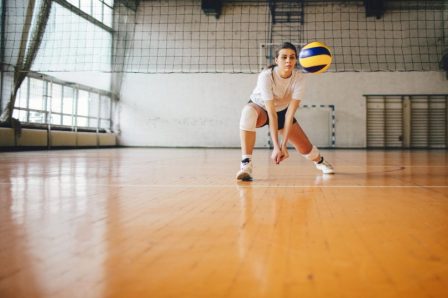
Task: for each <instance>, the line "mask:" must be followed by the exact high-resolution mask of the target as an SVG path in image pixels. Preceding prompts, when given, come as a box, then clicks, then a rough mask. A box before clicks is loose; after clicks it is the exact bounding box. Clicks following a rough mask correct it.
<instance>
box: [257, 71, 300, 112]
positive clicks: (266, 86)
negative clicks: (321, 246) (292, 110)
mask: <svg viewBox="0 0 448 298" xmlns="http://www.w3.org/2000/svg"><path fill="white" fill-rule="evenodd" d="M303 91H304V75H303V74H302V73H301V72H300V71H299V70H298V69H294V70H293V71H292V74H291V76H290V77H289V78H287V79H284V78H282V77H281V76H280V75H279V74H278V67H274V68H268V69H265V70H263V71H262V72H261V73H260V74H259V75H258V81H257V86H256V87H255V89H254V91H253V92H252V94H251V95H250V99H251V100H252V101H253V102H254V103H256V104H257V105H259V106H261V107H263V108H266V105H265V101H268V100H274V105H275V110H276V111H277V112H278V111H281V110H284V109H286V108H287V107H288V105H289V103H290V102H291V100H303Z"/></svg>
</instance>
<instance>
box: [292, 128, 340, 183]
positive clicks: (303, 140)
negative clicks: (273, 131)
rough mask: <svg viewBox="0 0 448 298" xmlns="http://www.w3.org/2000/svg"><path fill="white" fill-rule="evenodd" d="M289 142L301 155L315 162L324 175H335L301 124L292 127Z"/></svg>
mask: <svg viewBox="0 0 448 298" xmlns="http://www.w3.org/2000/svg"><path fill="white" fill-rule="evenodd" d="M288 140H289V141H290V142H291V144H292V145H293V146H294V148H296V150H297V151H298V152H299V153H300V154H302V155H303V156H305V158H307V159H309V160H312V161H314V164H315V165H316V168H317V169H319V170H321V171H322V172H323V173H324V174H334V169H333V167H332V165H331V164H330V163H328V162H327V161H326V160H324V158H323V157H322V155H321V154H320V152H319V149H317V147H316V146H313V144H311V142H310V140H309V139H308V137H307V136H306V134H305V132H304V131H303V129H302V128H301V127H300V125H299V123H297V122H296V123H294V124H293V125H292V128H291V131H290V133H289V136H288Z"/></svg>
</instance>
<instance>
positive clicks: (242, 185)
mask: <svg viewBox="0 0 448 298" xmlns="http://www.w3.org/2000/svg"><path fill="white" fill-rule="evenodd" d="M0 185H24V184H23V183H7V182H0ZM26 185H27V186H30V185H33V186H43V185H45V184H41V183H33V184H30V183H27V184H26ZM58 185H59V186H103V187H136V188H139V187H140V188H234V187H237V188H448V185H281V184H280V185H261V184H256V183H255V182H240V183H235V184H94V183H89V184H81V183H58Z"/></svg>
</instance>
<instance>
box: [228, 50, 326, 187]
mask: <svg viewBox="0 0 448 298" xmlns="http://www.w3.org/2000/svg"><path fill="white" fill-rule="evenodd" d="M296 64H297V49H296V47H295V46H294V45H293V44H291V43H289V42H285V43H284V44H283V45H282V46H281V47H280V48H279V49H278V50H277V51H276V52H275V65H272V66H270V67H268V68H267V69H265V70H263V71H262V72H261V73H260V74H259V76H258V82H257V86H256V87H255V89H254V91H253V92H252V94H251V96H250V101H249V103H247V104H246V105H245V106H244V108H243V110H242V113H241V120H240V138H241V151H242V160H241V166H240V171H239V172H238V173H237V175H236V178H237V179H238V180H243V181H251V180H252V179H253V176H252V168H253V166H252V152H253V149H254V146H255V129H256V128H258V127H262V126H265V125H267V124H269V130H270V133H271V138H272V142H273V144H274V149H273V150H272V154H271V159H272V161H273V162H275V163H276V164H279V163H280V162H281V161H283V160H284V159H286V158H288V156H289V153H288V148H287V144H288V141H289V142H290V143H291V144H292V145H293V146H294V148H295V149H296V150H297V151H298V152H299V153H300V154H302V155H303V156H304V157H305V158H307V159H309V160H312V161H313V162H314V164H315V165H316V168H318V169H319V170H321V171H322V172H323V173H324V174H333V173H334V170H333V167H332V166H331V165H330V164H329V163H328V162H327V161H326V160H324V158H323V157H322V156H321V155H320V153H319V149H317V147H316V146H313V145H312V144H311V143H310V141H309V140H308V137H307V136H306V134H305V133H304V132H303V130H302V128H301V127H300V125H299V123H297V120H296V119H295V118H294V114H295V113H296V111H297V108H298V107H299V104H300V101H301V99H302V97H303V88H304V86H303V84H304V82H303V79H304V77H303V75H302V73H301V72H300V71H299V70H298V69H296ZM279 132H281V133H282V136H283V138H282V142H281V144H280V143H279V138H278V133H279Z"/></svg>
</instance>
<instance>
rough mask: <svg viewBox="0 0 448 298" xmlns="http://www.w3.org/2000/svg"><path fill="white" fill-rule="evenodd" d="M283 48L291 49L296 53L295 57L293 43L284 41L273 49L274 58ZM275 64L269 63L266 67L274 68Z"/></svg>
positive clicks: (295, 49) (295, 50)
mask: <svg viewBox="0 0 448 298" xmlns="http://www.w3.org/2000/svg"><path fill="white" fill-rule="evenodd" d="M283 49H290V50H293V51H294V53H295V54H296V57H297V48H296V46H295V45H293V44H292V43H290V42H284V43H283V44H282V45H281V46H280V47H278V48H277V49H275V58H278V55H279V54H280V51H281V50H283ZM275 66H276V64H271V65H269V66H268V68H274V67H275Z"/></svg>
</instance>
